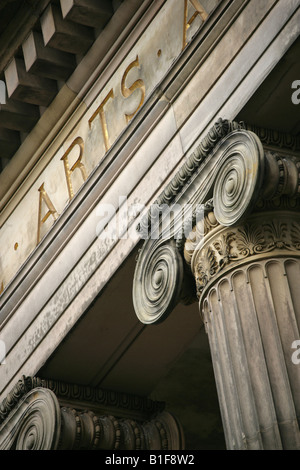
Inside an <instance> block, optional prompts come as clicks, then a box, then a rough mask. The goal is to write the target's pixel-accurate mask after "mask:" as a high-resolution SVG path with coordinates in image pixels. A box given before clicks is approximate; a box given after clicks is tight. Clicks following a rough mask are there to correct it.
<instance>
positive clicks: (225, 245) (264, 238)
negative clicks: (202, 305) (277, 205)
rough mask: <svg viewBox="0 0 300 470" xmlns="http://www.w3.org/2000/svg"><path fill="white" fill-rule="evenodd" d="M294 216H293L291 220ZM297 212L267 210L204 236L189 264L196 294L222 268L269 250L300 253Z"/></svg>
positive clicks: (233, 265) (289, 253) (260, 256)
mask: <svg viewBox="0 0 300 470" xmlns="http://www.w3.org/2000/svg"><path fill="white" fill-rule="evenodd" d="M293 219H294V220H293ZM299 248H300V214H299V215H298V216H297V218H296V219H295V214H283V213H281V214H280V215H277V214H276V215H275V214H269V218H267V216H266V214H264V216H262V215H261V216H256V215H253V216H252V217H249V218H248V221H247V223H246V224H245V225H240V226H238V227H230V229H228V228H224V227H222V226H219V228H218V229H216V230H214V231H212V232H211V233H210V234H209V235H207V236H206V237H205V238H203V240H202V242H201V243H200V246H199V249H195V252H194V254H193V257H192V259H191V268H192V270H193V272H194V274H195V279H196V288H197V295H198V297H200V296H201V295H202V293H203V290H204V288H206V287H207V286H208V285H209V283H210V282H213V281H214V280H215V278H217V277H219V276H220V275H222V274H223V272H224V271H225V270H228V269H229V268H230V269H231V268H233V267H236V266H237V265H239V264H241V263H243V262H245V261H246V260H247V261H248V258H249V257H258V258H259V259H262V258H263V257H265V256H266V255H268V256H269V255H270V253H272V254H275V252H277V253H276V254H278V255H284V254H285V255H291V254H292V255H293V256H300V250H299Z"/></svg>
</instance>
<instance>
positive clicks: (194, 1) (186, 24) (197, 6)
mask: <svg viewBox="0 0 300 470" xmlns="http://www.w3.org/2000/svg"><path fill="white" fill-rule="evenodd" d="M189 1H190V2H191V4H192V5H193V7H194V8H195V10H196V11H195V13H194V14H193V16H192V17H191V18H190V19H189V20H188V18H187V16H188V2H189ZM198 15H199V16H200V17H201V18H202V20H203V21H205V20H206V19H207V17H208V14H207V12H206V11H205V9H204V8H203V6H202V5H201V4H200V2H199V1H198V0H184V20H183V41H182V50H183V49H184V48H185V47H186V45H187V39H186V32H187V30H188V29H189V27H190V26H191V24H192V23H193V21H194V20H195V18H196V17H197V16H198Z"/></svg>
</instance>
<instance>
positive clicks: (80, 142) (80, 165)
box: [61, 137, 87, 200]
mask: <svg viewBox="0 0 300 470" xmlns="http://www.w3.org/2000/svg"><path fill="white" fill-rule="evenodd" d="M76 145H78V146H79V149H80V153H79V157H78V158H77V160H76V162H75V163H74V165H73V166H72V167H71V169H70V166H69V160H68V155H69V153H70V152H71V151H72V150H73V148H74V147H76ZM83 149H84V142H83V139H82V138H81V137H76V139H75V140H74V141H73V142H72V144H71V145H70V147H69V148H68V150H67V151H66V153H65V154H64V156H63V157H62V158H61V160H63V162H64V167H65V174H66V180H67V186H68V192H69V197H70V200H71V199H72V198H73V197H74V191H73V185H72V181H71V175H72V173H73V171H74V170H75V169H76V168H79V170H80V172H81V175H82V178H83V181H86V179H87V172H86V169H85V166H84V164H83V163H82V161H81V160H82V155H83Z"/></svg>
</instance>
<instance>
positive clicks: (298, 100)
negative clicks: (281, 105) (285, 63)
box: [292, 80, 300, 104]
mask: <svg viewBox="0 0 300 470" xmlns="http://www.w3.org/2000/svg"><path fill="white" fill-rule="evenodd" d="M292 88H293V90H295V89H296V91H294V93H293V94H292V102H293V104H300V80H295V81H294V82H293V84H292Z"/></svg>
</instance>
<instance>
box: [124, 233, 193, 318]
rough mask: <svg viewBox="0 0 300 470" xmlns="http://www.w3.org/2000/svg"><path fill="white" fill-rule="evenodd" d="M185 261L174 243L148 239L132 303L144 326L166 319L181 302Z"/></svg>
mask: <svg viewBox="0 0 300 470" xmlns="http://www.w3.org/2000/svg"><path fill="white" fill-rule="evenodd" d="M183 270H184V268H183V260H182V257H181V255H180V253H179V251H178V249H177V248H176V243H175V241H174V240H166V241H160V242H158V243H157V242H156V241H153V240H148V241H147V242H146V243H145V245H144V247H143V248H142V250H141V252H140V254H139V258H138V262H137V266H136V270H135V276H134V282H133V302H134V308H135V312H136V315H137V317H138V318H139V320H140V321H141V322H142V323H144V324H151V323H157V322H160V321H162V320H164V319H165V318H166V317H167V316H168V314H169V313H170V312H171V311H172V310H173V309H174V307H175V306H176V304H177V303H178V301H179V300H180V294H181V289H182V284H183V277H184V273H183Z"/></svg>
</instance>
